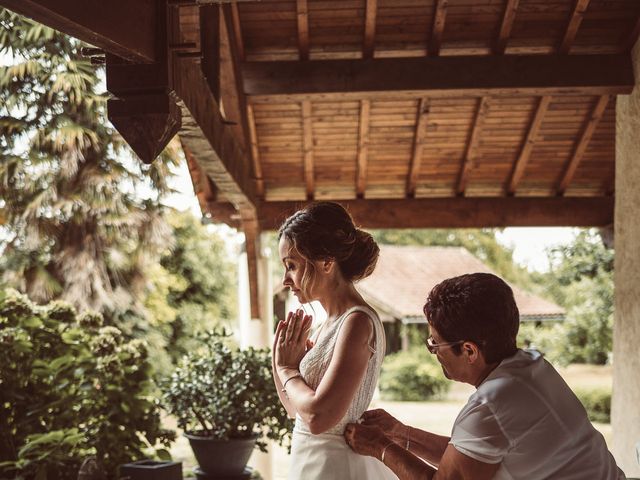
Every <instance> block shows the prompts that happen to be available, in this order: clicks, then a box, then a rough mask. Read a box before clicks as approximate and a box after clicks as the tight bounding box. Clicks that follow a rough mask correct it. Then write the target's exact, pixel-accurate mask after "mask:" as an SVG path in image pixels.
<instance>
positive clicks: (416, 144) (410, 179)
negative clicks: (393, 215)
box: [406, 98, 429, 197]
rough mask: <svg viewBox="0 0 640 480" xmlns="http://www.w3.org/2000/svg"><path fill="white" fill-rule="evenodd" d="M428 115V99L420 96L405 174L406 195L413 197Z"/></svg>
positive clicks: (418, 173)
mask: <svg viewBox="0 0 640 480" xmlns="http://www.w3.org/2000/svg"><path fill="white" fill-rule="evenodd" d="M428 116H429V99H427V98H421V99H420V100H419V101H418V110H417V112H416V128H415V131H414V133H413V146H412V149H411V164H410V166H409V174H408V175H407V188H406V190H407V197H413V196H415V193H416V184H417V183H418V176H419V175H420V164H421V163H422V150H423V146H424V138H425V136H426V130H427V129H426V126H427V119H428Z"/></svg>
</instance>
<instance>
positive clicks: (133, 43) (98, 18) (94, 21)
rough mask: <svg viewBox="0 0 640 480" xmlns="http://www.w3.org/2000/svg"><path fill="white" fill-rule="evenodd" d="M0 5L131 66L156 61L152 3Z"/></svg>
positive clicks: (29, 0)
mask: <svg viewBox="0 0 640 480" xmlns="http://www.w3.org/2000/svg"><path fill="white" fill-rule="evenodd" d="M1 4H2V6H4V7H7V8H8V9H10V10H13V11H14V12H16V13H19V14H21V15H24V16H26V17H29V18H32V19H34V20H35V21H37V22H40V23H43V24H45V25H48V26H50V27H52V28H55V29H56V30H60V31H62V32H64V33H66V34H68V35H71V36H73V37H76V38H78V39H80V40H83V41H85V42H87V43H89V44H91V45H93V46H95V47H98V48H101V49H103V50H105V51H108V52H111V53H113V54H115V55H118V56H119V57H122V58H125V59H127V60H130V61H132V62H140V63H151V62H153V61H155V60H156V41H157V36H156V27H157V25H156V22H157V18H158V12H157V4H158V3H157V2H156V1H155V0H140V1H136V2H133V3H132V2H131V1H129V0H113V1H108V2H105V1H103V0H2V2H1ZM123 12H127V13H126V14H123Z"/></svg>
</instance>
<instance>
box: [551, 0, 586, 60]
mask: <svg viewBox="0 0 640 480" xmlns="http://www.w3.org/2000/svg"><path fill="white" fill-rule="evenodd" d="M589 1H590V0H575V4H574V7H573V11H572V12H571V16H570V17H569V22H568V23H567V28H566V30H565V32H564V36H563V37H562V41H561V42H560V46H559V48H558V53H569V50H571V46H572V45H573V42H574V40H575V39H576V35H577V33H578V29H579V28H580V24H581V23H582V18H583V17H584V12H586V10H587V7H588V6H589Z"/></svg>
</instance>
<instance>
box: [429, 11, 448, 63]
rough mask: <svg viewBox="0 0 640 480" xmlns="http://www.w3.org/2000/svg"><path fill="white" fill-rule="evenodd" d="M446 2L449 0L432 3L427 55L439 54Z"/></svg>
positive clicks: (445, 14) (435, 55)
mask: <svg viewBox="0 0 640 480" xmlns="http://www.w3.org/2000/svg"><path fill="white" fill-rule="evenodd" d="M448 3H449V0H436V3H435V5H434V8H433V25H432V26H431V36H430V37H429V44H428V45H427V54H428V55H429V56H434V57H437V56H438V55H440V47H441V46H442V35H443V34H444V25H445V20H446V18H447V5H448Z"/></svg>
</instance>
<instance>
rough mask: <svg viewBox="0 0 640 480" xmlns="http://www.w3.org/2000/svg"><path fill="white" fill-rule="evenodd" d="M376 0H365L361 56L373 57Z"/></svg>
mask: <svg viewBox="0 0 640 480" xmlns="http://www.w3.org/2000/svg"><path fill="white" fill-rule="evenodd" d="M377 9H378V1H377V0H367V5H366V8H365V20H364V43H363V46H362V58H373V52H374V50H375V41H376V14H377Z"/></svg>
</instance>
